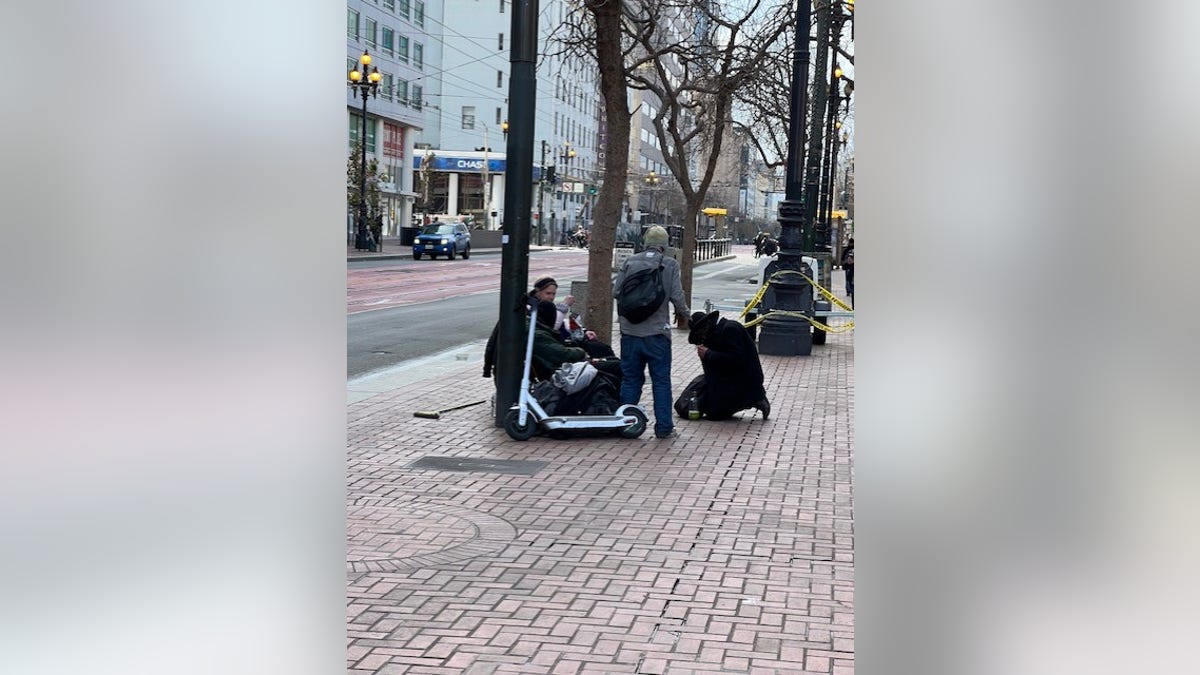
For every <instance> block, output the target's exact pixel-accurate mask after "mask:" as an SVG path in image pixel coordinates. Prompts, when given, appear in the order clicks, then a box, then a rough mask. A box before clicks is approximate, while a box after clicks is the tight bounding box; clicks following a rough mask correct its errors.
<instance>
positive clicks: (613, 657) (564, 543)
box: [347, 332, 854, 675]
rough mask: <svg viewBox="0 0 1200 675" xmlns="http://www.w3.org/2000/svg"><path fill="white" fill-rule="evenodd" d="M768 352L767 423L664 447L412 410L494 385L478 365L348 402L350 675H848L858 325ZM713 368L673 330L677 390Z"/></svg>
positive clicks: (684, 432)
mask: <svg viewBox="0 0 1200 675" xmlns="http://www.w3.org/2000/svg"><path fill="white" fill-rule="evenodd" d="M762 362H763V370H764V372H765V374H766V379H767V392H768V395H769V396H770V398H771V402H772V407H773V411H772V415H771V419H770V420H768V421H765V422H764V421H763V420H762V419H761V418H760V417H759V415H758V414H757V413H756V412H754V411H753V410H752V411H749V412H746V413H742V414H741V416H740V419H735V420H731V421H727V422H709V421H687V420H679V421H677V424H676V428H677V429H678V431H679V435H678V436H677V437H675V438H673V439H669V440H658V439H655V438H654V436H653V434H652V433H650V432H649V431H647V433H646V434H644V435H643V436H642V438H639V439H636V440H623V439H617V438H582V439H570V440H553V439H550V438H546V437H541V436H538V437H535V438H533V439H531V440H529V441H526V442H516V441H513V440H511V439H509V438H508V436H507V435H505V433H504V432H503V430H501V429H498V428H496V427H495V426H494V425H493V423H492V417H491V414H490V412H489V410H488V406H487V405H482V406H476V407H472V408H466V409H463V410H458V411H454V412H450V413H446V414H445V415H443V417H442V419H440V420H426V419H417V418H414V417H412V412H413V411H415V410H428V409H440V408H445V407H450V406H452V405H456V404H460V403H465V402H469V401H471V400H478V399H481V398H486V397H488V396H489V395H490V394H491V391H492V383H491V380H486V379H483V378H482V377H480V375H479V368H478V366H477V365H471V366H464V367H463V369H462V370H461V372H459V373H456V374H454V376H451V377H442V378H437V379H428V380H425V381H423V382H419V383H417V384H414V385H410V386H408V387H406V388H403V389H400V390H397V391H393V392H389V393H385V394H379V395H376V396H374V397H372V398H369V399H367V400H364V401H361V402H359V403H355V404H352V405H351V406H349V408H348V418H349V456H348V465H347V466H348V481H349V496H348V498H349V500H350V504H349V505H348V509H349V510H348V532H347V536H348V560H347V582H348V584H347V597H348V642H349V645H348V651H347V657H348V672H350V673H379V674H388V673H472V674H474V673H669V674H671V675H675V674H679V675H683V674H691V673H731V672H732V673H829V674H835V675H842V674H849V673H852V672H853V665H854V621H853V617H854V582H853V575H854V532H853V523H854V520H853V498H852V458H853V455H852V447H853V438H854V437H853V429H852V426H851V420H852V418H853V410H854V388H853V387H854V368H853V366H854V347H853V338H852V335H850V334H842V335H830V336H829V342H828V344H827V345H824V346H819V347H814V349H813V355H812V356H810V357H771V356H763V357H762ZM699 372H700V367H699V362H698V361H697V359H696V356H695V351H694V347H692V346H690V345H688V344H687V340H686V333H683V332H677V333H676V334H675V336H674V368H673V378H672V379H673V381H674V389H675V391H676V393H677V392H678V391H679V389H680V388H682V385H683V384H684V383H686V382H688V381H689V380H690V379H691V378H692V377H694V376H695V375H696V374H698V373H699ZM649 400H650V399H649V387H648V385H647V391H646V393H645V395H644V396H643V405H646V406H647V407H649ZM426 455H438V456H451V457H456V458H486V459H490V460H508V459H515V460H533V461H539V462H545V463H546V465H545V466H544V468H542V469H541V470H540V471H538V472H537V473H535V474H533V475H515V474H502V473H484V472H452V471H431V470H425V469H414V468H408V465H409V464H410V463H412V462H413V461H415V460H417V459H419V458H421V457H423V456H426Z"/></svg>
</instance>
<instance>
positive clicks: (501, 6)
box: [500, 0, 508, 49]
mask: <svg viewBox="0 0 1200 675" xmlns="http://www.w3.org/2000/svg"><path fill="white" fill-rule="evenodd" d="M507 4H508V3H507V2H505V0H500V13H501V14H503V13H504V6H505V5H507ZM501 49H503V47H501Z"/></svg>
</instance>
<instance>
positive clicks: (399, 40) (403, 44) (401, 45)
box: [396, 35, 408, 63]
mask: <svg viewBox="0 0 1200 675" xmlns="http://www.w3.org/2000/svg"><path fill="white" fill-rule="evenodd" d="M396 58H397V59H399V60H400V61H401V62H402V63H408V38H407V37H406V36H404V35H397V36H396Z"/></svg>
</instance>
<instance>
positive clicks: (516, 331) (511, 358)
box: [495, 0, 538, 426]
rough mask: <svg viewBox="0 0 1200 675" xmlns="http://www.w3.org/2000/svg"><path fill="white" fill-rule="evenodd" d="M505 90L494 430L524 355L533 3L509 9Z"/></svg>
mask: <svg viewBox="0 0 1200 675" xmlns="http://www.w3.org/2000/svg"><path fill="white" fill-rule="evenodd" d="M512 9H513V11H512V24H511V32H512V50H511V52H510V56H509V62H510V63H511V64H512V66H511V71H510V72H511V76H510V79H509V88H508V101H509V103H508V119H509V120H511V124H510V128H511V129H512V131H511V132H509V134H508V144H507V148H506V154H507V158H508V170H507V172H506V173H507V175H508V176H509V178H510V184H509V186H508V189H507V190H505V191H504V213H505V218H504V234H503V236H502V238H501V250H500V324H499V328H500V330H499V335H498V338H497V345H496V419H495V422H496V426H503V424H504V416H505V415H506V414H508V409H509V408H511V407H512V405H513V403H514V402H516V400H517V393H518V391H517V390H518V389H519V387H520V386H521V371H522V369H523V365H524V364H523V361H524V357H525V349H524V339H523V338H524V335H525V330H527V328H526V317H525V290H526V289H527V288H528V287H529V229H530V228H529V215H530V211H531V210H532V208H531V207H532V206H533V204H532V203H531V201H532V199H531V197H532V194H531V191H532V189H533V126H534V112H535V110H536V105H537V78H536V72H535V69H536V67H537V36H538V30H537V29H538V24H537V18H538V0H514V1H513V5H512Z"/></svg>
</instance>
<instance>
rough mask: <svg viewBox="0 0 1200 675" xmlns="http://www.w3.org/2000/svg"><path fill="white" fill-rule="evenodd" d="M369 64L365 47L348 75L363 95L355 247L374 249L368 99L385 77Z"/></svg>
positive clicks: (376, 90) (355, 89)
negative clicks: (369, 196) (369, 217)
mask: <svg viewBox="0 0 1200 675" xmlns="http://www.w3.org/2000/svg"><path fill="white" fill-rule="evenodd" d="M367 66H371V55H370V53H368V52H367V50H365V49H364V50H363V53H362V56H360V57H358V66H356V67H355V68H354V70H351V71H350V74H349V75H347V77H346V80H347V84H348V85H349V86H350V88H351V89H353V90H354V91H355V93H356V94H358V95H359V96H361V97H362V134H361V135H360V136H359V139H358V142H359V145H361V146H362V164H361V165H360V167H359V178H360V180H359V191H358V225H357V227H356V228H355V231H356V234H355V240H354V248H356V249H359V250H362V249H365V248H370V249H371V250H374V248H373V247H372V246H371V245H370V243H369V242H370V237H369V236H368V230H367V99H368V98H369V97H371V96H378V95H379V81H380V80H382V79H383V76H382V75H380V74H379V69H378V68H376V67H374V66H371V72H370V73H369V74H368V73H367ZM380 243H381V244H382V242H380Z"/></svg>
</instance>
